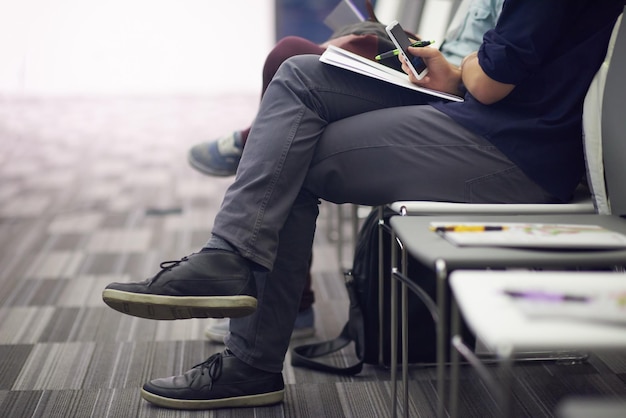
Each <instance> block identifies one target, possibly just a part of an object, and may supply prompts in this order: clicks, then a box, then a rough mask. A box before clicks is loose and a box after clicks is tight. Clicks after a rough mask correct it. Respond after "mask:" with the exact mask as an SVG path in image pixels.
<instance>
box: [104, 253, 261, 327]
mask: <svg viewBox="0 0 626 418" xmlns="http://www.w3.org/2000/svg"><path fill="white" fill-rule="evenodd" d="M161 268H162V270H161V271H160V272H159V273H158V274H157V275H156V276H154V277H153V278H152V279H147V280H144V281H143V282H138V283H111V284H110V285H108V286H107V287H106V288H105V289H104V291H103V292H102V299H103V300H104V302H105V303H106V304H107V305H109V306H110V307H111V308H113V309H115V310H116V311H120V312H122V313H125V314H128V315H132V316H138V317H141V318H148V319H188V318H223V317H230V318H237V317H241V316H246V315H250V314H251V313H253V312H254V311H255V310H256V304H257V300H256V283H255V281H254V276H253V274H252V270H251V269H250V265H249V263H248V261H247V260H246V259H245V258H243V257H242V256H240V255H239V254H236V253H232V252H229V251H222V250H211V251H206V252H204V251H203V252H200V253H195V254H192V255H190V256H188V257H184V258H182V259H181V260H180V261H166V262H163V263H161Z"/></svg>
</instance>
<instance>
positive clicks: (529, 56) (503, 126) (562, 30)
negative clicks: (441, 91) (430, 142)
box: [433, 0, 623, 201]
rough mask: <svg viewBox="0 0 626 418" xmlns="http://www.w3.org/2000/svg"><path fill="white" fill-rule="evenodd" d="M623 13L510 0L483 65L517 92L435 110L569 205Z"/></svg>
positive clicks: (577, 1) (563, 0)
mask: <svg viewBox="0 0 626 418" xmlns="http://www.w3.org/2000/svg"><path fill="white" fill-rule="evenodd" d="M622 10H623V1H621V0H620V1H618V0H505V2H504V7H503V9H502V14H501V15H500V19H499V20H498V24H497V25H496V27H495V29H493V30H490V31H488V32H487V33H486V34H485V36H484V38H483V44H482V45H481V47H480V49H479V51H478V60H479V63H480V66H481V68H482V69H483V71H484V72H485V73H486V74H487V75H488V76H489V77H491V78H492V79H494V80H496V81H499V82H502V83H507V84H514V85H515V86H516V87H515V88H514V89H513V91H512V92H511V93H510V94H509V95H508V96H507V97H505V98H504V99H502V100H500V101H499V102H497V103H494V104H492V105H483V104H481V103H479V102H478V101H477V100H476V99H474V98H473V97H472V95H471V94H469V93H467V94H466V96H465V101H464V102H462V103H433V106H435V107H436V108H437V109H439V110H440V111H442V112H444V113H446V114H447V115H448V116H450V117H451V118H452V119H454V120H455V121H456V122H458V123H459V124H461V125H463V126H464V127H466V128H467V129H469V130H470V131H472V132H474V133H476V134H478V135H481V136H483V137H484V138H486V139H487V140H488V141H490V142H491V143H492V144H494V145H495V146H496V147H497V148H498V149H499V150H500V151H501V152H502V153H504V154H505V155H506V156H507V157H508V158H509V159H511V161H513V162H514V163H515V164H517V165H518V166H519V167H520V168H521V169H522V170H523V171H524V172H525V173H526V174H527V175H528V176H529V177H530V178H531V179H533V180H534V181H535V182H536V183H538V184H539V185H540V186H542V187H543V188H544V189H545V190H546V191H547V192H549V193H550V194H552V195H554V196H555V197H556V198H557V199H559V200H561V201H567V200H569V199H570V198H571V195H572V193H573V191H574V189H575V188H576V186H577V185H578V183H579V182H580V180H581V177H582V175H583V172H584V156H583V147H582V106H583V100H584V97H585V94H586V92H587V89H588V87H589V84H590V83H591V80H592V79H593V76H594V75H595V73H596V71H597V70H598V68H599V67H600V64H601V63H602V61H603V60H604V56H605V54H606V50H607V45H608V41H609V38H610V35H611V31H612V30H613V25H614V24H615V21H616V19H617V16H618V15H619V13H620V12H621V11H622Z"/></svg>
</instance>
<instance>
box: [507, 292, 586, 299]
mask: <svg viewBox="0 0 626 418" xmlns="http://www.w3.org/2000/svg"><path fill="white" fill-rule="evenodd" d="M504 294H505V295H507V296H510V297H512V298H515V299H527V300H538V301H542V302H589V300H590V298H589V297H587V296H578V295H567V294H562V293H548V292H541V291H525V292H522V291H516V290H505V291H504Z"/></svg>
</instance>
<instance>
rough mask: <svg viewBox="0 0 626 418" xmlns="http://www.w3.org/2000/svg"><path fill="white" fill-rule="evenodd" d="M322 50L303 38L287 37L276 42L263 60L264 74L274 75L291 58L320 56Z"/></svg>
mask: <svg viewBox="0 0 626 418" xmlns="http://www.w3.org/2000/svg"><path fill="white" fill-rule="evenodd" d="M323 51H324V49H323V48H322V47H321V46H319V45H317V44H315V43H313V42H311V41H309V40H307V39H304V38H300V37H298V36H287V37H286V38H283V39H281V40H280V41H278V43H277V44H276V46H275V47H274V48H273V49H272V50H271V51H270V53H269V54H268V56H267V59H266V60H265V67H264V69H263V71H264V73H267V74H275V73H276V71H277V70H278V67H280V65H281V64H282V63H283V62H285V61H286V60H287V59H289V58H291V57H295V56H296V55H303V54H317V55H320V54H321V53H322V52H323Z"/></svg>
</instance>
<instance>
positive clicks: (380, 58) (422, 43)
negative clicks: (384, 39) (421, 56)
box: [374, 41, 435, 61]
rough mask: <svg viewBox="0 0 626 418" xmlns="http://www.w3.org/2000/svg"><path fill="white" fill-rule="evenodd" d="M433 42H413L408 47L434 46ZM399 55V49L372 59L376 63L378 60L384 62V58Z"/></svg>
mask: <svg viewBox="0 0 626 418" xmlns="http://www.w3.org/2000/svg"><path fill="white" fill-rule="evenodd" d="M434 43H435V41H417V42H413V43H412V44H411V45H409V46H415V47H422V46H428V45H432V44H434ZM399 53H400V50H399V49H394V50H393V51H387V52H383V53H382V54H380V55H376V56H375V57H374V59H375V60H376V61H380V60H384V59H386V58H391V57H395V56H396V55H398V54H399Z"/></svg>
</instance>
